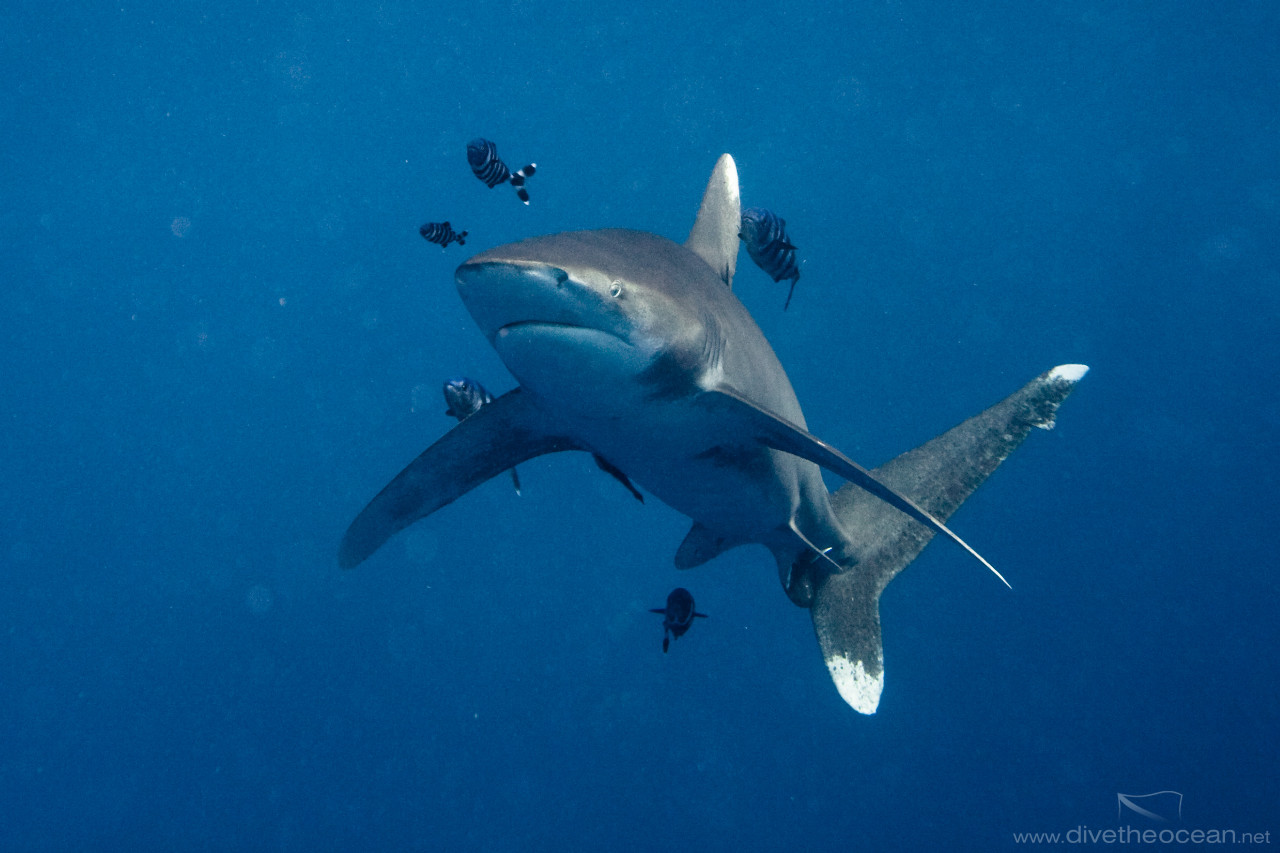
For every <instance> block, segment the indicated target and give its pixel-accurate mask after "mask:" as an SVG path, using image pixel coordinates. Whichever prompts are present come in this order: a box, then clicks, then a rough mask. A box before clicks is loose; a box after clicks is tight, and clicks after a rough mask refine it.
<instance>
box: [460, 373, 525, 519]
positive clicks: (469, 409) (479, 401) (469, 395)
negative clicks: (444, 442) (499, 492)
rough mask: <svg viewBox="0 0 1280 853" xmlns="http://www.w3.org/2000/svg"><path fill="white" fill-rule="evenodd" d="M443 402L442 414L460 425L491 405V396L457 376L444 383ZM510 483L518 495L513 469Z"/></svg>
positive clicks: (518, 481)
mask: <svg viewBox="0 0 1280 853" xmlns="http://www.w3.org/2000/svg"><path fill="white" fill-rule="evenodd" d="M444 401H445V403H447V404H448V405H449V408H447V409H445V410H444V413H445V414H446V415H448V416H449V417H451V418H457V419H458V423H462V422H463V421H465V420H466V419H467V418H469V417H471V416H472V415H474V414H475V413H476V412H478V411H480V410H481V409H482V408H484V407H485V406H487V405H489V404H490V403H492V402H493V395H492V394H490V393H489V392H488V391H486V390H485V387H484V386H483V385H481V384H480V383H479V382H477V381H475V380H474V379H468V378H467V377H465V376H459V377H457V378H455V379H450V380H449V381H447V382H445V383H444ZM511 483H512V485H514V486H515V487H516V494H517V495H518V494H520V475H519V474H517V473H516V469H515V468H512V469H511Z"/></svg>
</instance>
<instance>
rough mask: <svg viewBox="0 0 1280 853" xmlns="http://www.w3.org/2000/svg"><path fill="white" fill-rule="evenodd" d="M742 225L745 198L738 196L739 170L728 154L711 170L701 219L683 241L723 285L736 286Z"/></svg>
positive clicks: (699, 214)
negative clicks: (735, 271)
mask: <svg viewBox="0 0 1280 853" xmlns="http://www.w3.org/2000/svg"><path fill="white" fill-rule="evenodd" d="M741 226H742V199H741V198H740V197H739V195H738V167H737V166H736V165H734V162H733V158H732V157H730V156H729V155H728V154H721V155H720V159H719V160H717V161H716V167H715V168H714V169H712V170H711V180H709V181H707V189H706V191H705V192H704V193H703V194H702V206H701V207H699V208H698V218H697V220H696V221H694V223H693V228H692V229H691V230H690V231H689V239H687V240H685V241H684V245H685V248H686V249H689V250H690V251H692V252H693V253H694V254H696V255H697V256H698V257H700V258H702V259H703V260H704V261H706V262H707V264H708V266H710V267H711V268H712V269H713V270H715V271H716V274H717V275H719V276H720V278H721V279H723V280H724V283H725V284H727V285H729V286H730V287H732V286H733V273H734V270H735V269H736V268H737V266H738V230H739V229H740V228H741Z"/></svg>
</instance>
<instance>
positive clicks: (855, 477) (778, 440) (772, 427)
mask: <svg viewBox="0 0 1280 853" xmlns="http://www.w3.org/2000/svg"><path fill="white" fill-rule="evenodd" d="M699 401H700V402H702V403H703V404H704V405H706V406H708V407H710V408H712V409H718V410H721V411H723V412H724V413H726V414H728V415H730V416H731V417H732V418H734V419H735V420H736V421H737V422H738V423H741V424H745V428H746V429H747V430H748V431H749V432H750V434H751V436H752V437H753V438H754V439H755V440H756V441H758V442H760V443H761V444H763V445H765V446H767V447H772V448H773V449H775V450H781V451H784V452H786V453H790V454H792V455H794V456H799V457H800V458H801V459H808V460H809V461H810V462H813V463H814V464H815V465H820V466H822V467H823V468H826V469H827V470H828V471H831V472H833V473H835V474H838V475H840V476H841V477H844V478H845V479H846V480H848V481H849V482H851V483H853V484H855V485H857V486H858V487H859V488H861V489H862V490H864V491H866V492H869V493H871V494H873V495H875V496H876V497H878V498H879V499H880V500H882V501H884V502H885V503H887V504H889V505H890V506H892V507H894V508H895V509H897V510H900V511H902V512H904V513H906V514H907V515H908V516H910V517H911V518H914V519H915V520H916V521H918V522H920V523H921V524H924V525H926V526H927V527H930V528H932V529H933V531H934V532H936V533H942V534H944V535H945V536H947V537H948V538H950V539H951V540H952V541H953V542H955V543H956V544H957V545H959V546H960V547H961V548H964V549H965V550H966V551H968V552H969V554H970V555H971V556H973V557H974V558H975V559H977V560H978V562H980V563H982V565H984V566H986V567H987V568H988V569H990V570H991V571H992V572H993V573H994V574H995V576H996V577H998V578H1000V580H1001V581H1002V582H1003V583H1004V585H1005V586H1009V582H1008V581H1006V580H1005V579H1004V576H1003V575H1001V574H1000V573H999V572H997V571H996V569H995V567H994V566H992V565H991V564H990V563H988V562H987V561H986V560H985V559H983V557H982V555H981V554H979V553H978V552H977V551H975V550H973V548H971V547H969V544H968V543H967V542H965V541H964V540H963V539H961V538H960V537H959V536H957V535H956V534H955V533H953V532H952V531H951V529H950V528H949V527H947V526H946V525H945V524H943V523H942V522H941V521H939V520H938V519H936V518H934V517H933V516H932V515H930V514H929V513H928V512H925V511H924V510H923V509H921V508H920V507H919V506H917V505H916V503H915V501H913V500H911V499H910V498H908V497H906V496H905V495H902V494H900V493H898V492H897V491H895V490H893V489H891V488H890V487H889V486H886V485H885V484H884V483H882V482H880V481H879V480H877V479H876V478H875V477H873V476H872V475H871V472H869V471H868V470H867V469H866V468H863V467H862V466H861V465H859V464H858V463H857V462H854V461H853V460H852V459H850V458H849V457H848V456H845V455H844V454H843V453H841V452H840V451H839V450H836V449H835V448H834V447H832V446H831V445H830V444H827V443H826V442H825V441H823V440H822V439H820V438H817V437H816V436H814V435H811V434H810V433H808V432H806V431H805V430H803V429H801V428H800V427H798V426H796V425H795V424H793V423H791V422H790V421H788V420H786V419H785V418H781V417H779V416H778V415H775V414H774V413H773V412H770V411H769V410H767V409H764V408H761V407H760V406H758V405H756V404H755V403H753V402H752V401H750V400H748V399H747V398H745V397H743V396H742V395H741V394H739V393H737V392H736V391H733V390H730V389H726V388H720V389H715V390H711V391H704V392H702V393H701V394H700V395H699Z"/></svg>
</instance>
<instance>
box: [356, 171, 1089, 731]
mask: <svg viewBox="0 0 1280 853" xmlns="http://www.w3.org/2000/svg"><path fill="white" fill-rule="evenodd" d="M740 216H741V213H740V201H739V195H738V175H737V168H736V167H735V165H734V162H733V159H732V158H731V157H729V155H727V154H726V155H724V156H723V157H721V158H720V160H719V162H717V164H716V166H715V169H714V170H713V172H712V174H711V180H710V182H709V183H708V185H707V188H706V192H705V193H704V195H703V198H702V205H701V207H700V209H699V211H698V216H697V219H696V220H695V222H694V225H693V229H692V231H690V233H689V237H688V239H687V240H686V241H685V242H684V245H680V244H678V243H674V242H672V241H670V240H667V239H665V238H663V237H658V236H656V235H653V234H647V233H644V232H640V231H628V230H603V231H577V232H569V233H563V234H552V235H548V236H545V237H535V238H533V239H530V240H525V241H522V242H519V243H512V244H510V245H506V246H499V247H498V248H496V249H490V250H488V251H485V252H481V253H480V254H478V255H476V256H475V257H473V258H471V259H470V260H468V261H467V262H466V263H464V264H462V266H460V267H458V270H457V273H456V281H457V287H458V293H459V294H460V295H461V297H462V301H463V303H464V304H465V305H466V307H467V310H468V311H470V312H471V315H472V317H473V318H474V319H475V321H476V323H477V324H478V325H479V327H480V329H481V330H482V331H483V332H484V334H485V336H486V337H487V338H488V339H489V342H490V343H491V344H492V345H493V347H494V349H495V350H497V352H498V355H499V357H501V359H502V361H503V363H504V364H505V365H506V366H507V368H508V369H509V370H510V371H511V373H512V375H514V376H515V378H516V380H517V381H518V382H519V387H518V388H516V389H514V390H512V391H509V392H508V393H506V394H504V395H502V396H501V397H499V398H498V399H496V400H494V401H493V403H491V404H489V405H487V406H484V407H483V408H481V409H480V410H479V411H478V412H476V414H474V415H472V416H471V417H469V418H467V419H466V420H464V421H462V422H461V423H459V424H458V425H457V426H455V427H454V428H453V429H452V430H451V431H450V432H448V433H447V434H446V435H445V436H444V437H443V438H441V439H440V440H439V441H437V442H436V443H435V444H433V445H432V446H431V447H430V448H428V449H427V450H426V451H425V452H424V453H423V454H422V455H421V456H419V457H418V458H417V459H415V460H414V461H413V462H412V463H410V465H409V466H408V467H407V468H405V469H404V470H403V471H402V472H400V474H399V476H397V477H396V478H395V479H394V480H392V481H391V483H390V484H388V485H387V487H386V488H384V489H383V490H382V492H381V493H379V494H378V496H377V497H375V498H374V499H373V500H372V501H371V502H370V503H369V505H368V506H367V507H365V509H364V511H363V512H361V513H360V515H359V516H358V517H357V518H356V519H355V521H353V522H352V524H351V527H350V528H349V529H348V530H347V533H346V536H345V537H344V538H343V540H342V545H341V547H340V550H339V553H338V561H339V563H340V564H341V565H342V566H343V567H345V568H350V567H352V566H355V565H356V564H357V563H359V562H361V561H362V560H364V559H365V558H366V557H368V556H369V555H370V554H372V553H373V552H374V551H376V550H377V549H378V548H379V547H380V546H381V545H382V544H383V543H384V542H386V541H387V539H388V538H390V537H391V536H392V535H393V534H395V533H396V532H397V531H399V530H402V529H403V528H405V527H407V526H408V525H410V524H412V523H413V522H415V521H417V520H418V519H421V518H423V517H424V516H427V515H430V514H431V513H432V512H435V511H436V510H437V509H440V508H441V507H443V506H445V505H446V504H448V503H450V502H452V501H453V500H455V499H457V498H459V497H461V496H462V495H463V494H465V493H466V492H468V491H469V490H471V489H472V488H474V487H475V486H477V485H478V484H480V483H483V482H484V481H485V480H488V479H489V478H491V477H494V476H496V475H498V474H501V473H502V472H504V471H507V470H509V469H511V468H512V467H514V466H516V465H518V464H520V463H522V462H525V461H526V460H528V459H531V458H533V457H535V456H539V455H541V454H544V453H555V452H558V451H565V450H581V451H587V452H589V453H593V454H595V455H596V456H597V458H599V459H602V460H606V461H607V462H608V463H609V465H611V466H613V467H614V468H615V469H616V470H618V471H620V472H622V473H624V474H625V475H626V476H627V477H630V478H631V479H632V480H634V481H635V483H637V484H638V485H640V486H641V487H643V488H644V489H646V490H647V491H649V492H650V493H652V494H653V495H655V496H656V497H657V498H659V499H660V500H662V501H663V502H664V503H666V504H667V505H669V506H671V507H673V508H675V509H676V510H678V511H680V512H682V513H684V514H685V515H687V516H689V517H690V518H691V519H692V520H693V529H691V530H690V531H689V534H688V536H686V537H685V540H684V542H683V543H682V544H681V545H680V547H679V548H678V549H677V551H676V555H675V564H676V566H677V567H679V568H682V569H688V568H691V567H693V566H697V565H700V564H702V563H704V562H706V561H708V560H710V559H712V558H713V557H716V556H718V555H720V554H722V553H724V552H725V551H727V550H729V549H730V548H734V547H737V546H739V545H745V544H748V543H757V544H760V545H763V546H765V547H766V548H768V549H769V550H770V551H771V552H773V555H774V558H775V559H776V560H777V564H778V574H779V576H780V578H781V580H782V586H783V588H784V589H785V590H786V592H787V595H788V596H789V597H790V598H791V600H792V601H793V602H795V603H796V604H798V605H799V606H801V607H807V608H809V610H810V613H811V614H812V617H813V626H814V630H815V631H816V632H817V635H818V642H819V644H820V645H821V647H822V654H823V657H824V658H825V660H826V663H827V668H828V670H829V672H830V673H831V677H832V679H833V680H834V681H835V683H836V687H837V688H838V689H839V691H840V695H841V696H842V697H843V698H844V700H845V701H846V702H848V703H849V704H850V705H851V706H853V707H854V708H855V709H856V710H858V711H860V712H862V713H864V714H871V713H874V712H875V710H876V708H877V706H878V705H879V702H880V694H881V691H882V689H883V686H884V654H883V651H882V648H881V641H880V612H879V600H880V593H881V592H882V591H883V590H884V588H885V586H886V585H887V584H888V583H889V581H890V580H892V579H893V578H894V576H895V575H897V574H898V572H900V571H902V570H903V569H904V568H906V566H907V565H908V564H909V563H910V562H911V561H912V560H914V559H915V557H916V556H917V555H918V554H919V553H920V551H921V550H922V549H923V548H924V546H925V545H926V544H927V543H928V541H929V540H930V539H931V538H932V537H933V536H934V535H935V534H936V533H942V534H944V535H945V536H947V537H949V538H950V539H952V540H953V541H954V542H957V543H959V544H960V545H961V546H962V547H964V548H965V549H966V550H968V551H969V553H970V554H972V555H973V556H974V557H977V559H979V560H981V561H982V562H983V563H984V564H985V565H987V566H988V568H990V564H988V563H987V562H986V561H985V560H982V558H981V557H979V556H978V555H977V554H976V553H975V552H974V551H973V550H972V549H971V548H969V546H968V545H965V544H964V543H963V542H962V541H961V540H960V539H959V538H958V537H957V536H956V535H955V534H954V533H952V532H951V531H950V530H949V529H948V528H947V527H946V526H945V524H944V522H945V521H946V519H947V518H948V517H950V516H951V514H952V513H953V512H955V510H956V509H957V508H958V507H959V506H960V504H961V503H962V502H963V501H964V500H965V499H966V498H967V497H968V496H969V495H970V494H971V493H972V492H973V491H974V489H976V488H977V487H978V486H979V485H980V484H981V483H982V482H983V481H984V480H985V479H986V478H987V476H988V475H990V474H991V472H992V471H994V470H995V468H996V466H998V465H999V464H1000V463H1001V462H1002V461H1003V460H1004V458H1005V457H1006V456H1008V454H1009V453H1010V452H1011V451H1013V449H1014V448H1015V447H1017V446H1018V445H1019V444H1020V443H1021V442H1022V440H1023V439H1024V438H1025V437H1026V436H1027V434H1028V433H1029V432H1030V430H1031V428H1032V427H1044V428H1048V427H1051V426H1052V425H1053V420H1054V415H1055V413H1056V411H1057V408H1058V405H1059V404H1060V403H1061V402H1062V401H1063V400H1064V399H1065V398H1066V396H1067V395H1068V394H1069V393H1070V392H1071V390H1072V388H1073V387H1074V386H1075V384H1076V382H1077V381H1078V380H1079V379H1080V378H1081V377H1082V376H1083V375H1084V373H1085V371H1086V370H1087V369H1088V368H1086V367H1085V366H1084V365H1074V364H1069V365H1063V366H1060V367H1056V368H1054V369H1052V370H1050V371H1047V372H1046V373H1043V374H1041V375H1040V376H1038V377H1036V378H1035V379H1033V380H1032V381H1031V382H1029V383H1028V384H1026V385H1025V386H1023V387H1022V388H1021V389H1020V390H1018V391H1016V392H1015V393H1014V394H1012V395H1011V396H1009V397H1008V398H1006V399H1005V400H1003V401H1001V402H999V403H997V404H996V405H994V406H992V407H991V408H989V409H987V410H986V411H984V412H982V413H981V414H979V415H976V416H975V417H973V418H970V419H969V420H967V421H965V422H963V423H961V424H960V425H959V426H956V427H954V428H953V429H951V430H949V431H948V432H945V433H943V434H942V435H940V436H938V437H937V438H934V439H933V440H932V441H929V442H928V443H926V444H923V445H921V446H920V447H917V448H916V449H914V450H911V451H908V452H906V453H904V454H902V455H901V456H899V457H897V458H896V459H893V460H892V461H890V462H888V463H886V464H884V465H882V466H880V467H879V468H876V469H874V470H872V471H870V472H868V471H867V470H865V469H863V468H861V467H859V466H858V465H857V464H856V463H854V462H853V461H852V460H850V459H849V458H848V457H846V456H845V455H844V454H842V453H840V451H838V450H836V449H835V448H834V447H832V446H831V445H829V444H827V443H825V442H823V441H821V440H819V439H817V438H815V437H814V436H812V435H810V434H809V433H808V431H807V430H806V427H805V419H804V415H803V414H802V413H801V411H800V404H799V402H798V401H797V400H796V395H795V392H794V391H793V390H792V388H791V382H790V381H789V380H788V379H787V374H786V372H785V371H784V370H783V369H782V365H781V364H779V362H778V359H777V356H776V355H774V352H773V349H772V347H770V346H769V343H768V341H766V340H765V338H764V335H763V334H762V333H761V332H760V329H759V328H758V327H757V326H756V324H755V322H754V321H753V320H752V319H751V316H750V314H748V313H747V310H746V308H745V307H743V305H742V303H741V302H740V301H738V298H737V297H736V296H735V295H734V294H733V291H732V289H731V285H732V283H733V274H734V270H735V268H736V265H737V254H738V231H739V226H740ZM820 468H826V469H827V470H829V471H832V472H834V473H835V474H837V475H839V476H840V477H842V478H844V479H845V480H847V481H848V482H847V483H846V484H845V485H844V486H842V487H841V488H840V489H839V490H837V491H836V492H834V493H829V492H828V491H827V489H826V487H825V485H824V484H823V481H822V476H821V472H820ZM992 571H995V570H994V569H992ZM1001 580H1004V579H1003V578H1001Z"/></svg>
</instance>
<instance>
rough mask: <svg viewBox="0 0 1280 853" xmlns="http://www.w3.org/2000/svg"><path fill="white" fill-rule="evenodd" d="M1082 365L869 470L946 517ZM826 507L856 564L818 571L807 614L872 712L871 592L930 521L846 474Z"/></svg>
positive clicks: (1045, 415)
mask: <svg viewBox="0 0 1280 853" xmlns="http://www.w3.org/2000/svg"><path fill="white" fill-rule="evenodd" d="M1087 370H1088V368H1087V367H1085V366H1084V365H1077V364H1068V365H1062V366H1060V367H1055V368H1054V369H1053V370H1050V371H1048V372H1046V373H1042V374H1041V375H1040V376H1038V377H1036V378H1035V379H1033V380H1031V381H1030V382H1028V383H1027V384H1026V385H1024V386H1023V387H1022V388H1020V389H1019V390H1017V391H1015V392H1014V393H1013V394H1011V395H1010V396H1008V397H1006V398H1005V399H1004V400H1002V401H1000V402H999V403H997V404H995V405H994V406H992V407H991V408H989V409H987V410H986V411H984V412H982V413H980V414H978V415H975V416H974V417H972V418H969V419H968V420H966V421H964V422H963V423H961V424H959V425H958V426H956V427H953V428H952V429H950V430H948V431H947V432H944V433H943V434H942V435H939V436H938V437H937V438H934V439H932V440H931V441H928V442H926V443H925V444H922V445H920V446H919V447H917V448H915V449H914V450H909V451H907V452H906V453H903V454H902V455H900V456H898V457H896V458H895V459H893V460H891V461H889V462H887V463H885V464H884V465H881V466H880V467H878V468H875V469H873V470H872V471H871V475H872V476H874V477H875V478H876V479H877V480H879V481H880V482H882V483H884V484H885V485H886V486H888V487H890V488H892V489H894V490H896V491H898V492H900V493H902V494H903V495H906V496H907V497H909V498H910V499H911V500H912V501H914V502H915V503H916V505H918V506H919V507H921V508H922V509H924V510H926V511H928V512H929V513H930V514H932V515H933V517H935V518H937V519H939V520H940V521H945V520H946V519H948V518H950V517H951V515H952V513H954V512H955V511H956V510H957V509H959V507H960V505H961V504H962V503H963V502H964V501H965V499H966V498H968V497H969V495H971V494H973V492H974V490H975V489H977V488H978V486H980V485H982V483H983V482H984V481H985V480H986V479H987V477H989V476H990V475H991V473H992V472H993V471H995V469H996V468H997V467H998V466H999V465H1000V463H1001V462H1003V461H1004V460H1005V458H1006V457H1007V456H1008V455H1009V454H1010V453H1012V452H1013V451H1014V449H1016V448H1017V447H1018V445H1020V444H1021V443H1022V441H1023V439H1025V438H1026V437H1027V434H1028V433H1030V432H1031V429H1032V428H1033V427H1039V428H1041V429H1049V428H1050V427H1052V426H1053V420H1054V415H1055V413H1056V412H1057V410H1058V406H1059V405H1061V403H1062V401H1063V400H1065V399H1066V398H1067V395H1068V394H1070V393H1071V391H1072V390H1073V389H1074V388H1075V385H1076V383H1077V382H1078V381H1079V380H1080V378H1081V377H1083V376H1084V374H1085V372H1086V371H1087ZM831 508H832V510H833V511H834V512H835V514H836V518H837V519H838V520H839V522H840V524H841V526H843V527H844V528H845V530H847V531H848V532H849V536H850V539H851V540H852V542H853V544H854V547H855V548H856V549H857V553H856V560H857V563H856V565H853V566H851V567H849V568H847V569H846V570H845V571H844V572H841V573H833V574H828V575H825V576H823V577H820V578H819V580H818V582H817V584H816V589H815V591H814V595H813V600H812V604H811V606H810V614H811V616H812V617H813V628H814V631H815V633H816V634H817V635H818V643H819V645H821V647H822V656H823V658H824V659H825V660H826V663H827V669H828V671H829V672H830V673H831V677H832V679H833V680H834V681H835V683H836V687H837V689H838V690H839V691H840V695H841V696H842V697H844V700H845V701H846V702H848V703H849V704H850V705H852V706H853V707H854V708H855V709H856V710H858V711H861V712H862V713H864V714H872V713H875V710H876V707H877V706H878V704H879V702H880V693H881V690H882V689H883V687H884V652H883V650H882V646H881V639H880V604H879V602H880V593H881V592H883V591H884V588H885V586H886V585H887V584H888V583H889V581H891V580H893V578H894V577H895V576H896V575H897V574H898V573H899V572H901V571H902V570H903V569H904V568H906V567H907V565H908V564H909V563H910V562H911V561H912V560H914V559H915V558H916V557H917V556H918V555H919V554H920V552H921V551H922V550H923V549H924V546H925V545H927V544H928V543H929V540H930V539H932V538H933V535H934V530H932V529H931V528H930V527H927V526H925V525H922V524H920V523H919V522H917V521H915V520H913V519H911V518H908V517H907V516H906V515H904V514H903V513H901V512H897V511H895V510H894V509H892V508H890V507H889V506H888V505H887V504H885V503H884V502H883V501H881V500H878V499H877V498H876V497H873V496H872V495H871V494H869V493H867V492H866V491H864V490H863V489H861V488H859V487H857V486H856V485H854V484H853V483H849V484H846V485H844V486H842V487H841V488H840V489H838V490H837V491H836V492H835V493H834V494H833V495H832V496H831Z"/></svg>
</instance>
